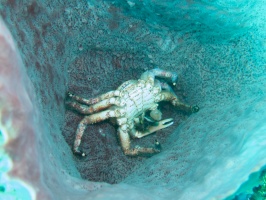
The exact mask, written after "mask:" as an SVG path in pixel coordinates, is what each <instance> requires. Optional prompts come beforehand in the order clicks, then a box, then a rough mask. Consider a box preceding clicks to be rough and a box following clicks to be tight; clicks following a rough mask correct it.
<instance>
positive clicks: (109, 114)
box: [73, 110, 118, 156]
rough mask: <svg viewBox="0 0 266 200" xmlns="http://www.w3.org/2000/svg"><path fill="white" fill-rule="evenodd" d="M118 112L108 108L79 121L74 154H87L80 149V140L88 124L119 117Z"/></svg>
mask: <svg viewBox="0 0 266 200" xmlns="http://www.w3.org/2000/svg"><path fill="white" fill-rule="evenodd" d="M117 116H118V115H117V112H115V111H114V110H111V111H110V110H107V111H103V112H100V113H97V114H93V115H90V116H85V117H84V118H83V119H82V120H81V121H80V123H79V125H78V128H77V131H76V137H75V141H74V146H73V152H74V154H78V155H81V156H85V153H84V152H82V151H80V150H79V146H80V142H81V138H82V136H83V133H84V131H85V129H86V127H87V125H89V124H94V123H97V122H100V121H103V120H106V119H108V118H110V117H117Z"/></svg>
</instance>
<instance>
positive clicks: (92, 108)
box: [67, 97, 124, 115]
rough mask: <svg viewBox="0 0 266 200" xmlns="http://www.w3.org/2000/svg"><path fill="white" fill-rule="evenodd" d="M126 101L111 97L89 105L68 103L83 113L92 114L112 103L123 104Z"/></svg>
mask: <svg viewBox="0 0 266 200" xmlns="http://www.w3.org/2000/svg"><path fill="white" fill-rule="evenodd" d="M123 104H124V103H123V102H121V101H120V99H119V98H114V97H113V98H110V99H105V100H103V101H100V102H98V103H96V104H94V105H91V106H87V105H82V104H80V103H78V102H69V103H67V105H68V106H69V107H71V108H72V109H74V110H76V111H78V112H80V113H82V114H86V115H89V114H92V113H95V112H98V111H101V110H104V109H105V108H108V107H110V106H112V105H116V106H122V105H123Z"/></svg>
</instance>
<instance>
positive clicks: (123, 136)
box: [118, 128, 161, 156]
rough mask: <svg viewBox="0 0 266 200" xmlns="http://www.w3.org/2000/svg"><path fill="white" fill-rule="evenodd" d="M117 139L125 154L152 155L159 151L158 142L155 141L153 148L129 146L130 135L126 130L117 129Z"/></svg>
mask: <svg viewBox="0 0 266 200" xmlns="http://www.w3.org/2000/svg"><path fill="white" fill-rule="evenodd" d="M118 136H119V140H120V143H121V146H122V149H123V152H124V154H125V155H127V156H138V155H142V156H152V155H154V154H156V153H159V152H160V151H161V149H160V143H159V142H156V143H155V147H154V148H144V147H135V148H131V147H130V137H129V134H128V132H127V131H126V130H122V129H121V128H119V129H118Z"/></svg>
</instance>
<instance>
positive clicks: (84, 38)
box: [0, 0, 266, 199]
mask: <svg viewBox="0 0 266 200" xmlns="http://www.w3.org/2000/svg"><path fill="white" fill-rule="evenodd" d="M2 3H3V5H5V6H3V7H2V8H1V11H0V12H1V15H2V16H3V18H4V20H5V21H6V23H7V25H8V27H9V28H10V29H11V32H12V34H13V36H14V38H15V40H16V41H17V43H18V47H19V49H20V51H21V54H22V60H23V62H24V64H25V68H26V71H27V75H28V76H29V78H30V80H31V82H32V84H33V86H34V91H33V90H30V91H29V93H34V94H36V102H34V105H36V110H39V112H40V120H39V121H38V122H36V123H38V125H39V128H40V129H41V131H40V132H39V131H36V133H35V134H36V135H37V138H38V140H37V141H33V143H34V144H36V147H37V148H38V154H39V155H40V156H39V158H38V159H36V163H37V161H38V163H40V166H38V167H40V169H42V170H40V174H42V177H45V178H43V179H42V181H43V182H42V183H40V185H39V187H40V188H42V187H43V188H46V191H48V192H47V193H49V191H52V189H53V188H55V187H57V188H58V190H56V191H54V193H50V194H51V196H53V197H54V198H55V199H58V198H61V197H62V196H66V195H65V194H66V193H65V191H66V190H68V192H67V194H68V197H69V198H70V199H71V198H74V197H80V198H84V199H85V196H86V198H87V199H90V198H92V199H93V198H94V199H97V198H99V199H100V198H102V199H104V198H105V199H106V198H109V199H111V198H117V199H119V198H120V199H123V198H124V197H125V196H127V197H131V198H132V199H134V198H136V196H135V195H139V196H138V197H140V196H141V195H144V194H145V193H146V194H145V195H144V196H145V197H147V198H150V199H155V197H154V196H153V194H154V195H155V196H156V198H157V199H164V198H166V197H168V198H169V199H176V198H177V197H178V198H179V199H191V198H192V196H191V195H193V194H194V196H193V197H195V196H197V199H212V198H218V199H221V198H222V197H226V195H227V194H228V195H229V193H233V191H234V190H236V189H237V187H238V186H239V185H240V184H241V182H242V181H244V180H245V179H247V178H248V175H249V174H250V173H251V172H252V171H254V170H256V169H258V168H260V167H261V166H262V165H264V164H265V160H264V158H263V157H262V155H263V153H264V154H265V150H263V148H262V146H263V144H261V143H259V142H260V141H263V140H264V139H265V138H264V136H263V132H264V131H265V125H264V124H263V120H265V114H264V113H265V66H266V65H265V63H266V62H265V46H264V44H263V38H265V33H266V31H264V30H265V25H264V24H263V22H264V19H265V16H264V15H263V14H262V13H264V12H263V10H264V9H265V5H264V4H263V3H262V2H256V3H255V1H249V2H248V3H247V2H246V1H238V2H236V1H235V2H233V1H230V2H229V1H228V2H224V1H223V2H221V1H212V2H211V3H207V2H198V1H164V2H162V1H160V2H159V1H133V0H131V1H112V2H109V1H88V2H80V1H71V2H64V3H62V2H61V1H45V2H42V1H20V2H17V1H10V0H3V2H2ZM238 7H241V8H242V9H238ZM4 8H5V9H4ZM19 8H21V9H19ZM52 8H53V9H52ZM54 8H56V9H54ZM59 10H60V11H59ZM213 22H215V23H213ZM154 67H160V68H162V69H167V70H172V71H175V72H177V73H178V75H179V81H178V84H177V87H175V88H174V90H175V92H176V93H177V95H178V96H179V97H180V99H181V100H182V101H184V102H186V103H189V104H198V105H199V106H200V108H201V110H200V112H199V113H196V114H194V115H191V116H186V115H184V113H180V112H178V111H176V112H174V111H173V108H172V107H171V106H169V105H167V104H163V105H161V107H160V108H161V110H162V112H163V118H168V117H173V118H174V120H175V122H176V123H175V125H173V126H171V127H169V128H167V129H164V130H162V131H158V132H157V133H156V134H154V135H151V136H149V137H146V138H143V139H141V140H133V141H132V145H135V144H138V145H141V146H152V145H153V143H154V140H155V139H158V140H159V141H160V142H161V144H162V146H163V151H162V153H160V154H159V155H157V156H154V157H152V158H148V159H147V158H129V157H126V156H124V155H123V153H122V150H121V148H120V145H119V143H118V141H117V139H116V130H115V127H113V126H111V125H110V124H108V123H105V122H103V123H100V124H95V125H93V126H89V127H88V129H87V130H86V132H85V135H84V138H83V142H82V145H81V146H82V148H83V149H84V150H85V151H86V152H87V153H88V157H86V158H85V159H78V158H77V157H74V156H73V155H72V152H71V150H70V147H71V146H72V144H73V141H74V133H75V130H76V128H77V125H78V123H79V121H80V120H81V119H82V116H81V115H79V114H77V113H74V112H72V111H69V110H66V108H65V107H64V98H65V93H66V92H67V91H70V92H73V93H75V94H78V95H80V96H83V97H86V98H90V97H95V96H97V95H99V94H102V93H105V92H108V91H110V90H114V89H115V88H116V87H118V86H119V85H120V84H121V83H123V82H124V81H127V80H129V79H137V78H138V77H139V76H140V75H141V73H143V72H144V71H145V70H148V69H152V68H154ZM32 123H33V122H32ZM175 129H176V130H175ZM65 141H66V143H65ZM67 144H68V145H67ZM256 144H259V145H258V146H256ZM25 148H27V147H25ZM257 152H260V153H257ZM249 159H252V161H253V162H249ZM75 165H76V167H77V169H78V170H79V172H78V171H77V169H76V168H75ZM58 168H60V169H62V170H60V171H59V172H57V173H55V171H54V169H58ZM25 173H26V172H25ZM79 173H80V175H81V177H83V178H85V179H87V180H89V181H98V182H108V183H120V184H117V185H113V186H108V185H107V184H101V183H99V184H98V183H95V182H86V181H83V180H79V179H77V178H80V175H79ZM51 175H52V176H51ZM229 175H230V176H229ZM73 177H75V178H73ZM230 177H233V178H232V179H231V178H230ZM24 178H25V177H24ZM121 182H123V183H124V184H122V183H121ZM31 183H32V182H31ZM72 186H74V188H75V189H76V191H75V192H74V191H73V189H71V187H72ZM102 186H103V188H102V189H100V188H101V187H102ZM77 188H78V189H77ZM140 188H145V190H146V191H145V190H142V189H140ZM86 190H87V192H86ZM92 190H96V191H95V192H92ZM124 191H126V192H124ZM147 191H149V192H148V193H150V194H151V195H150V196H149V195H147ZM97 192H99V193H101V195H102V196H101V197H99V193H97ZM136 193H138V194H136Z"/></svg>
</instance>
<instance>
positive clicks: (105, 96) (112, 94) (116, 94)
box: [67, 90, 120, 105]
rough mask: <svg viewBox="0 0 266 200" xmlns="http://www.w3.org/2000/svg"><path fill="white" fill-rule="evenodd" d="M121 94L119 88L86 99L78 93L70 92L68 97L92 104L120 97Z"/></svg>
mask: <svg viewBox="0 0 266 200" xmlns="http://www.w3.org/2000/svg"><path fill="white" fill-rule="evenodd" d="M119 94H120V92H119V91H118V90H114V91H110V92H107V93H105V94H102V95H100V96H98V97H95V98H91V99H85V98H82V97H79V96H77V95H74V94H72V93H70V92H68V93H67V95H68V97H70V98H71V99H73V100H75V101H77V102H79V103H82V104H85V105H92V104H95V103H98V102H100V101H102V100H104V99H109V98H111V97H119Z"/></svg>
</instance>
